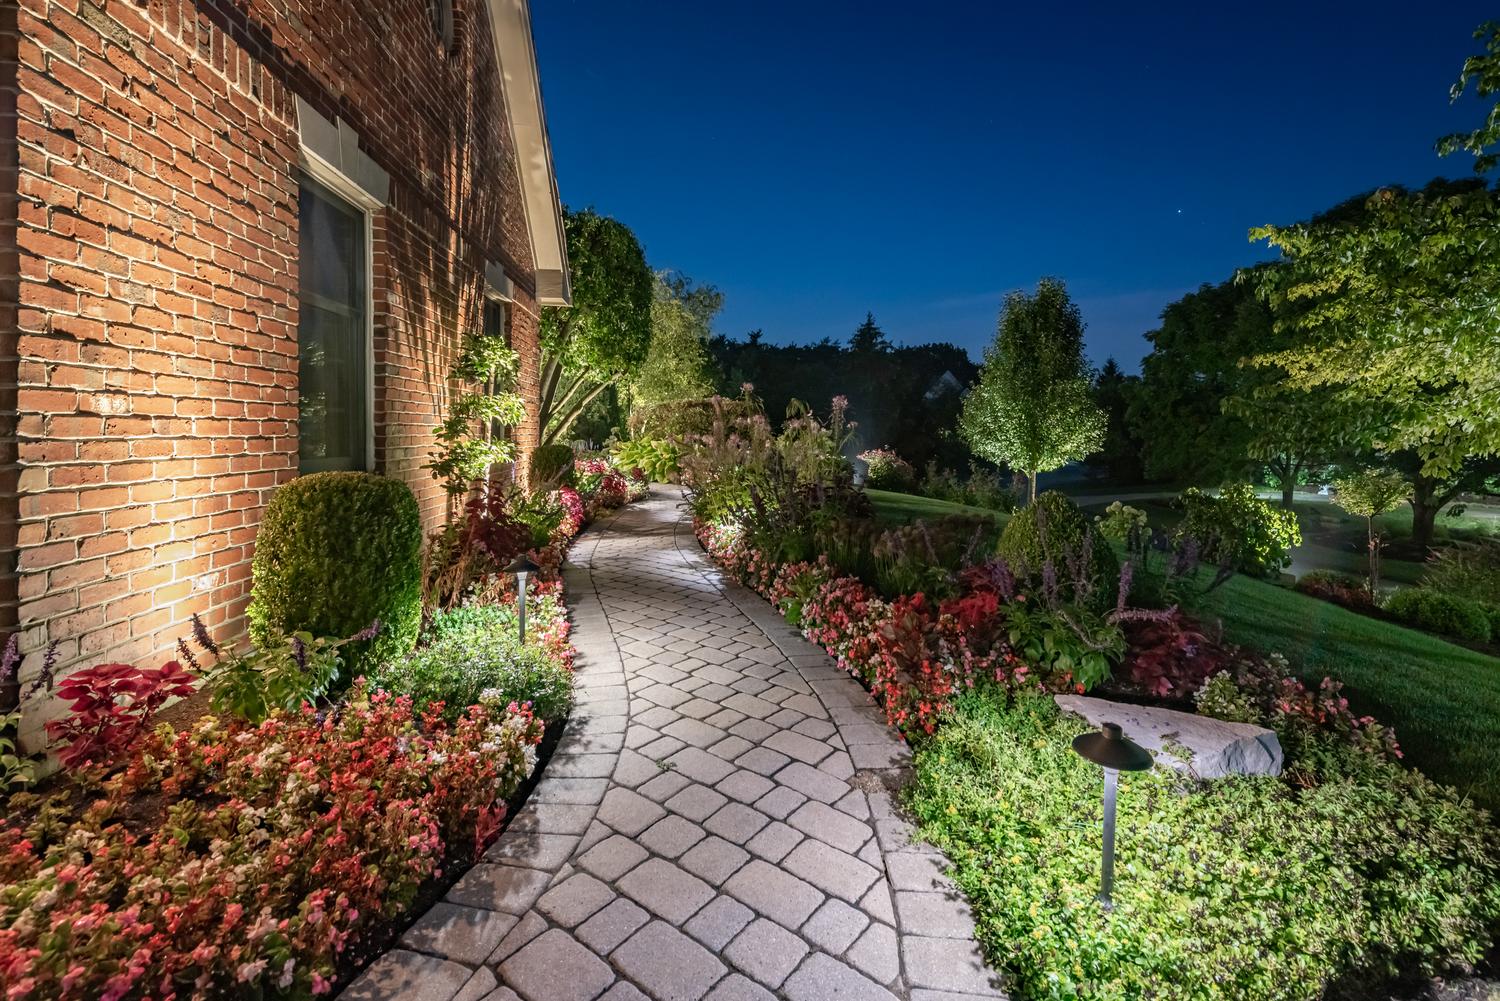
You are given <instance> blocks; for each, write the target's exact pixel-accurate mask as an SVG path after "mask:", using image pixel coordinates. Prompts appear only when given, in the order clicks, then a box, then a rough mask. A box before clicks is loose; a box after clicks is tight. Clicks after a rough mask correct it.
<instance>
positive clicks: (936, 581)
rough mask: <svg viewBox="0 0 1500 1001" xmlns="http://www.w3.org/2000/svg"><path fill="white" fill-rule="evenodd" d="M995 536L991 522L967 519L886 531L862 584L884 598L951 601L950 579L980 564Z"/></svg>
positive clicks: (920, 523)
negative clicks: (921, 597)
mask: <svg viewBox="0 0 1500 1001" xmlns="http://www.w3.org/2000/svg"><path fill="white" fill-rule="evenodd" d="M995 535H996V532H995V520H994V519H993V518H988V517H984V516H982V515H979V516H976V515H969V514H950V515H942V516H940V517H937V518H932V519H925V518H924V519H918V520H917V521H913V522H912V523H911V524H909V525H901V526H898V527H896V528H891V529H887V530H886V531H884V532H882V533H881V534H880V535H879V536H878V537H877V538H876V539H875V540H874V545H873V546H872V547H871V556H872V557H873V558H874V566H873V568H872V570H873V573H872V574H871V575H870V576H868V577H867V578H866V579H867V580H869V581H870V583H872V584H874V585H875V587H876V589H877V590H879V591H880V592H881V594H883V595H885V596H886V597H887V598H896V597H899V596H901V595H903V594H925V595H927V596H928V597H929V598H946V597H950V596H952V594H953V593H954V591H955V588H954V585H953V580H954V574H956V573H957V571H959V570H961V569H963V568H964V567H966V566H969V565H971V564H973V563H977V562H980V561H982V560H983V559H984V558H985V557H986V555H987V554H988V553H989V551H990V550H991V549H992V548H993V547H994V545H995ZM834 548H835V550H837V549H839V548H840V547H837V546H835V547H834ZM830 558H832V557H830ZM848 569H849V570H850V571H851V572H852V571H853V569H854V568H852V567H851V568H848Z"/></svg>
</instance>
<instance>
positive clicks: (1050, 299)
mask: <svg viewBox="0 0 1500 1001" xmlns="http://www.w3.org/2000/svg"><path fill="white" fill-rule="evenodd" d="M1089 385H1090V384H1089V378H1088V367H1087V365H1086V364H1085V363H1084V360H1083V317H1082V315H1081V314H1080V313H1079V311H1078V307H1077V306H1076V305H1074V303H1073V300H1072V299H1070V298H1069V297H1068V290H1067V288H1066V287H1065V286H1064V285H1063V283H1062V282H1061V281H1059V280H1057V279H1055V278H1043V279H1042V280H1041V282H1040V283H1039V284H1038V285H1037V289H1036V293H1035V294H1028V293H1026V292H1022V291H1016V292H1012V293H1010V295H1008V296H1006V297H1005V303H1004V305H1002V306H1001V308H1000V323H999V330H998V331H997V332H996V334H995V341H994V343H993V344H991V345H990V346H989V347H988V348H986V349H985V353H984V367H983V368H982V369H981V370H980V372H979V381H978V382H977V383H975V385H974V387H973V388H972V389H971V390H970V391H969V395H968V397H967V398H966V399H965V400H964V409H963V415H962V416H961V417H960V418H959V433H960V434H961V435H963V438H964V440H965V441H966V442H968V444H969V447H970V448H972V449H973V450H974V453H975V454H976V455H979V456H982V457H984V458H986V459H989V460H990V461H991V462H997V463H1003V464H1005V465H1008V466H1011V467H1012V468H1015V469H1019V470H1021V471H1022V472H1024V473H1025V474H1026V478H1027V480H1028V481H1029V485H1030V491H1031V498H1032V500H1035V499H1036V478H1037V475H1038V474H1039V473H1045V472H1049V471H1051V470H1053V469H1057V468H1059V467H1061V466H1063V465H1066V464H1067V463H1069V462H1072V461H1074V460H1076V459H1082V458H1084V457H1085V456H1087V455H1089V454H1090V453H1092V452H1094V451H1095V450H1097V449H1098V448H1099V446H1100V445H1101V444H1103V442H1104V431H1105V423H1106V421H1105V414H1104V411H1102V410H1100V409H1099V407H1098V406H1097V405H1096V404H1095V403H1094V400H1093V395H1092V394H1091V393H1090V391H1089Z"/></svg>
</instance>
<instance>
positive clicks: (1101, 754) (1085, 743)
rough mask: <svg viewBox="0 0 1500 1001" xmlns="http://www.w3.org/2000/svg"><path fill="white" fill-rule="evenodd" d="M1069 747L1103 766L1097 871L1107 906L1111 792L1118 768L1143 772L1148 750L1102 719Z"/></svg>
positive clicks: (1112, 808)
mask: <svg viewBox="0 0 1500 1001" xmlns="http://www.w3.org/2000/svg"><path fill="white" fill-rule="evenodd" d="M1073 750H1075V751H1077V752H1078V753H1079V754H1081V755H1083V756H1084V757H1085V758H1087V759H1088V760H1090V761H1092V762H1093V763H1094V764H1096V765H1099V766H1100V767H1102V768H1103V769H1104V860H1103V863H1102V865H1101V868H1100V874H1099V902H1100V903H1101V904H1103V905H1104V909H1105V910H1106V911H1107V910H1111V909H1112V908H1113V907H1114V902H1113V901H1111V900H1110V896H1109V895H1110V891H1111V890H1113V889H1114V884H1115V795H1116V792H1117V790H1118V787H1119V782H1120V773H1121V772H1143V771H1145V770H1146V769H1148V768H1150V767H1151V752H1150V751H1148V750H1146V749H1145V748H1144V747H1142V746H1141V745H1139V744H1137V743H1136V742H1135V741H1133V740H1130V739H1129V738H1128V737H1126V736H1125V732H1124V731H1123V730H1121V729H1120V724H1118V723H1105V724H1104V725H1103V726H1101V727H1100V728H1099V730H1098V731H1097V732H1091V733H1081V734H1079V735H1078V736H1077V737H1074V738H1073Z"/></svg>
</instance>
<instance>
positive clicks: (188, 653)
mask: <svg viewBox="0 0 1500 1001" xmlns="http://www.w3.org/2000/svg"><path fill="white" fill-rule="evenodd" d="M177 652H178V653H179V654H181V655H182V659H183V660H185V661H187V664H188V667H191V668H192V669H193V670H195V671H198V670H202V669H201V668H200V667H199V666H198V658H197V657H194V656H193V648H192V647H190V646H188V645H187V640H185V639H183V638H182V637H180V636H179V637H178V638H177Z"/></svg>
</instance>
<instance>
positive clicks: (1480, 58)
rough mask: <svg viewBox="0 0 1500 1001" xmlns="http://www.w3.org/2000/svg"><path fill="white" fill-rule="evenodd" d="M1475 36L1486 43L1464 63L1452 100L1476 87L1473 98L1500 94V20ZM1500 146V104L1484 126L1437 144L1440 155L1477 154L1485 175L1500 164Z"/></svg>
mask: <svg viewBox="0 0 1500 1001" xmlns="http://www.w3.org/2000/svg"><path fill="white" fill-rule="evenodd" d="M1474 37H1475V38H1476V39H1478V40H1479V41H1481V42H1483V43H1484V51H1483V52H1482V53H1479V54H1478V55H1472V56H1470V57H1469V58H1467V59H1465V60H1464V66H1463V69H1462V70H1461V71H1460V72H1459V75H1458V82H1457V83H1455V84H1454V85H1453V89H1452V90H1451V91H1450V92H1449V97H1450V98H1452V100H1454V101H1457V100H1458V99H1459V98H1460V97H1463V95H1464V92H1465V91H1466V90H1468V89H1469V84H1471V83H1472V84H1473V85H1474V96H1476V97H1479V98H1488V97H1493V96H1495V95H1496V94H1500V21H1486V22H1485V23H1484V24H1481V25H1480V26H1479V27H1478V29H1476V30H1475V32H1474ZM1497 145H1500V102H1497V103H1496V104H1495V105H1494V106H1492V107H1491V108H1490V110H1489V114H1488V115H1486V116H1485V119H1484V123H1483V124H1482V125H1480V126H1479V127H1478V128H1476V129H1473V130H1472V131H1469V132H1454V133H1452V134H1451V135H1446V136H1443V137H1442V138H1441V139H1439V140H1438V141H1437V150H1438V153H1439V154H1440V155H1442V156H1448V155H1449V154H1451V153H1457V152H1459V151H1460V150H1463V151H1465V152H1468V153H1472V154H1474V171H1475V173H1478V174H1485V173H1488V172H1489V171H1491V170H1493V169H1494V168H1495V165H1496V163H1500V157H1497V155H1496V152H1495V147H1496V146H1497Z"/></svg>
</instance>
